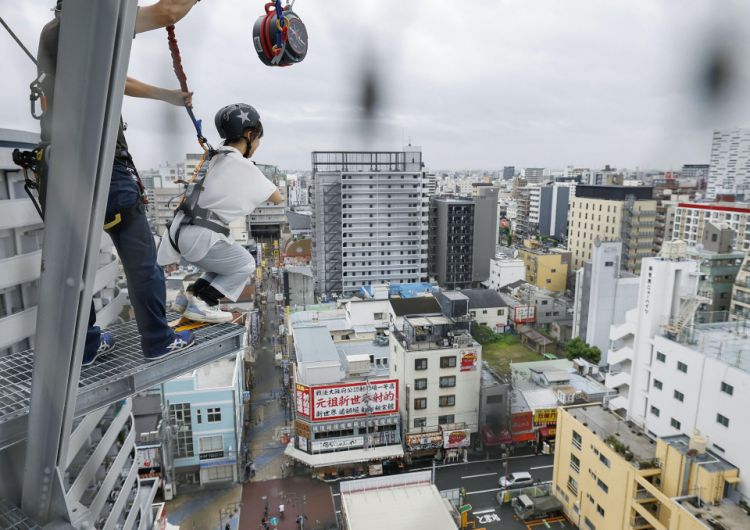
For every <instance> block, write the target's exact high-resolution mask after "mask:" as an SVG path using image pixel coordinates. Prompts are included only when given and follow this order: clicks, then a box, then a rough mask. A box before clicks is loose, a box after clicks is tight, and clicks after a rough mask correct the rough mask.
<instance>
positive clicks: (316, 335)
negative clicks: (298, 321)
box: [292, 324, 340, 363]
mask: <svg viewBox="0 0 750 530" xmlns="http://www.w3.org/2000/svg"><path fill="white" fill-rule="evenodd" d="M292 335H293V336H294V348H295V352H296V356H297V362H299V363H314V362H325V361H329V362H339V361H340V359H339V355H338V352H337V351H336V346H335V345H334V343H333V339H332V338H331V334H330V333H329V331H328V328H326V326H324V325H322V324H319V325H316V326H293V327H292Z"/></svg>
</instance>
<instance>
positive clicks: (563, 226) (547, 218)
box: [532, 182, 575, 240]
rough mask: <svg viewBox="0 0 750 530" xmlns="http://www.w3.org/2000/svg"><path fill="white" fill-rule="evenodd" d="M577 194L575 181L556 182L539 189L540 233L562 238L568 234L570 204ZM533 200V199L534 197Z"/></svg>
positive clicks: (558, 238) (538, 216)
mask: <svg viewBox="0 0 750 530" xmlns="http://www.w3.org/2000/svg"><path fill="white" fill-rule="evenodd" d="M574 196H575V182H564V183H554V184H553V185H551V186H544V187H542V188H540V190H539V207H538V212H537V219H538V221H537V222H538V226H539V235H541V236H549V237H554V238H555V239H557V240H562V239H564V238H565V236H567V234H568V206H569V204H570V199H571V198H572V197H574ZM532 200H533V199H532Z"/></svg>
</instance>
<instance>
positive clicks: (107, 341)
mask: <svg viewBox="0 0 750 530" xmlns="http://www.w3.org/2000/svg"><path fill="white" fill-rule="evenodd" d="M114 349H115V337H114V336H113V335H112V334H111V333H110V332H109V331H102V333H101V336H100V337H99V347H98V348H97V349H96V351H95V352H94V353H93V354H92V355H86V354H85V353H84V355H83V362H82V363H81V366H91V365H92V364H94V362H95V361H96V360H97V359H98V358H99V357H101V356H102V355H107V354H108V353H110V352H111V351H112V350H114Z"/></svg>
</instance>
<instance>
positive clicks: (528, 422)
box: [510, 410, 534, 433]
mask: <svg viewBox="0 0 750 530" xmlns="http://www.w3.org/2000/svg"><path fill="white" fill-rule="evenodd" d="M533 425H534V421H533V416H532V414H531V411H530V410H527V411H525V412H514V413H513V414H511V416H510V432H511V433H518V432H524V431H530V430H531V429H532V426H533Z"/></svg>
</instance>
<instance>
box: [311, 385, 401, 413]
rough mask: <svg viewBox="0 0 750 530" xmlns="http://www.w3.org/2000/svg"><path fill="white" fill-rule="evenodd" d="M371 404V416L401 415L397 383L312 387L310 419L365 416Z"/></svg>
mask: <svg viewBox="0 0 750 530" xmlns="http://www.w3.org/2000/svg"><path fill="white" fill-rule="evenodd" d="M298 386H303V385H298ZM303 388H304V387H303ZM368 388H369V390H368ZM298 399H299V398H298ZM368 405H369V407H370V414H374V415H377V414H391V413H395V412H398V380H397V379H382V380H378V381H370V382H369V383H367V382H365V381H362V382H358V383H343V384H338V385H324V386H314V387H310V409H311V416H310V417H311V418H312V419H313V420H333V419H341V418H353V417H357V416H366V415H367V414H368V411H367V407H368Z"/></svg>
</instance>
